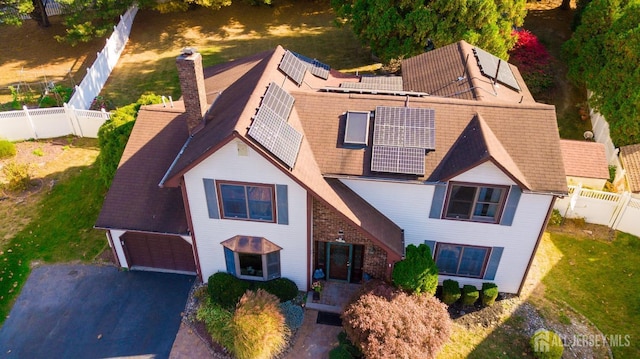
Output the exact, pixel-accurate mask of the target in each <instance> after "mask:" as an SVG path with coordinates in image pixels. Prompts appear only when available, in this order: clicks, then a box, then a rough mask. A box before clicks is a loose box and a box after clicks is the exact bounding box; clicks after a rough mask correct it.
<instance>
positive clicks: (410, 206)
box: [96, 41, 567, 293]
mask: <svg viewBox="0 0 640 359" xmlns="http://www.w3.org/2000/svg"><path fill="white" fill-rule="evenodd" d="M176 64H177V67H178V74H179V77H180V82H181V88H182V94H183V98H182V101H177V102H176V103H175V104H174V106H173V107H165V106H163V105H152V106H145V107H143V108H142V109H141V110H140V112H139V115H138V119H137V121H136V124H135V126H134V128H133V131H132V133H131V138H130V139H129V143H128V144H127V146H126V149H125V151H124V154H123V157H122V160H121V162H120V164H119V168H118V171H117V173H116V175H115V178H114V180H113V184H112V186H111V188H110V190H109V192H108V194H107V196H106V198H105V201H104V205H103V208H102V211H101V213H100V215H99V218H98V220H97V223H96V227H97V228H103V229H106V230H107V237H108V240H109V243H110V245H111V247H112V248H113V251H114V254H115V256H116V257H117V259H118V262H119V265H120V266H122V267H125V268H131V269H152V270H170V271H178V272H188V273H197V275H198V276H200V277H201V278H202V279H203V280H204V281H206V280H207V278H208V277H209V276H210V275H212V274H213V273H216V272H218V271H225V272H228V273H231V274H233V275H235V276H237V277H240V278H246V279H252V280H269V279H272V278H277V277H287V278H290V279H291V280H293V281H294V282H296V284H297V285H298V287H299V288H301V289H304V288H307V289H308V288H309V287H310V283H311V282H312V280H313V278H314V273H316V272H317V271H318V270H321V271H322V274H323V275H324V276H325V277H324V278H325V279H327V280H335V281H348V282H356V283H357V282H360V281H362V280H363V279H366V278H369V277H373V278H384V279H389V278H390V276H391V273H392V269H393V265H394V263H396V262H397V261H399V260H401V259H402V258H403V256H404V249H405V247H406V246H407V245H409V244H416V245H418V244H421V243H426V244H428V245H429V246H430V247H431V249H432V253H433V255H434V258H435V261H436V263H437V265H438V268H439V270H440V280H444V279H447V278H454V279H456V280H458V281H459V282H460V283H461V284H473V285H476V286H478V287H479V286H480V285H481V283H482V282H485V281H492V282H495V283H497V284H498V286H499V287H500V289H501V291H504V292H510V293H519V292H520V290H521V288H522V284H523V282H524V279H525V277H526V275H527V272H528V270H529V267H530V265H531V261H532V258H533V255H534V253H535V250H536V247H537V246H538V243H539V241H540V238H541V236H542V233H543V230H544V228H545V224H546V222H547V220H548V218H549V215H550V213H551V211H552V208H553V203H554V200H555V197H556V196H563V195H566V194H567V185H566V180H565V173H564V166H563V162H562V155H561V151H560V144H559V143H560V142H559V141H560V139H559V136H558V130H557V126H556V118H555V109H554V107H553V106H549V105H545V104H539V103H536V102H535V101H534V99H533V97H532V96H531V94H530V93H529V91H528V90H527V87H526V84H525V83H524V81H523V80H522V77H521V76H520V74H519V72H518V70H517V68H515V67H514V66H512V65H510V64H508V63H507V62H504V61H502V60H499V59H498V58H496V57H495V56H493V55H491V54H489V53H487V52H485V51H483V50H482V49H479V48H475V47H473V46H471V45H469V44H468V43H466V42H464V41H462V42H458V43H455V44H452V45H449V46H446V47H443V48H440V49H437V50H434V51H431V52H428V53H424V54H422V55H419V56H416V57H413V58H410V59H406V60H404V61H403V63H402V76H361V77H360V76H353V75H346V74H342V73H340V72H337V71H335V70H332V69H330V68H329V66H327V65H325V64H323V63H321V62H319V61H317V60H315V59H311V58H307V57H304V56H302V55H300V54H296V53H294V52H291V51H287V50H285V49H283V48H282V47H280V46H278V47H277V48H275V49H273V50H271V51H266V52H262V53H259V54H256V55H254V56H251V57H248V58H244V59H240V60H235V61H231V62H229V63H226V64H222V65H218V66H214V67H212V68H208V69H205V70H204V71H203V69H202V61H201V55H200V54H199V53H197V52H195V51H193V50H191V49H185V50H184V51H183V53H182V54H181V55H180V56H178V58H177V59H176ZM318 272H319V271H318Z"/></svg>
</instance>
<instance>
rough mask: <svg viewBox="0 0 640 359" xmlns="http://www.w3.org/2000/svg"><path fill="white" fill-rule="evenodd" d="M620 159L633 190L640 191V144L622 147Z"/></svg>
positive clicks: (634, 191)
mask: <svg viewBox="0 0 640 359" xmlns="http://www.w3.org/2000/svg"><path fill="white" fill-rule="evenodd" d="M620 161H621V162H622V167H624V169H625V171H626V172H627V180H628V182H629V188H630V190H631V192H633V193H638V192H640V144H635V145H628V146H622V147H620Z"/></svg>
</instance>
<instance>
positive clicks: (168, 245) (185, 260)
mask: <svg viewBox="0 0 640 359" xmlns="http://www.w3.org/2000/svg"><path fill="white" fill-rule="evenodd" d="M120 238H121V239H122V244H123V246H124V251H125V254H126V256H127V262H128V263H129V267H146V268H157V269H162V270H172V271H185V272H194V273H195V271H196V264H195V261H194V259H193V251H192V249H191V244H189V243H188V242H187V241H185V240H184V239H182V238H180V237H179V236H170V235H162V234H149V233H136V232H127V233H125V234H123V235H122V237H120Z"/></svg>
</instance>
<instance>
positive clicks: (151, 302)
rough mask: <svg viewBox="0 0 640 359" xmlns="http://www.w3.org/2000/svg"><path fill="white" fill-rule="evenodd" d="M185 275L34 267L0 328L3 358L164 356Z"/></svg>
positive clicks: (188, 281)
mask: <svg viewBox="0 0 640 359" xmlns="http://www.w3.org/2000/svg"><path fill="white" fill-rule="evenodd" d="M194 278H195V277H193V276H185V275H178V274H165V273H152V272H139V271H138V272H121V271H119V270H118V269H117V268H115V267H110V266H85V265H53V266H43V267H38V268H35V269H34V270H33V271H32V273H31V275H30V276H29V279H28V280H27V283H26V284H25V286H24V288H23V289H22V292H21V294H20V297H19V298H18V299H17V301H16V303H15V305H14V306H13V309H12V310H11V313H10V316H9V318H8V319H7V320H6V321H5V322H4V325H3V326H2V328H0V356H2V357H3V358H107V357H122V356H140V357H144V358H168V357H169V353H170V351H171V346H172V344H173V341H174V339H175V338H176V333H177V332H178V327H179V325H180V319H181V317H180V314H181V312H182V310H183V309H184V306H185V302H186V299H187V296H188V293H189V289H190V288H191V285H192V284H193V280H194Z"/></svg>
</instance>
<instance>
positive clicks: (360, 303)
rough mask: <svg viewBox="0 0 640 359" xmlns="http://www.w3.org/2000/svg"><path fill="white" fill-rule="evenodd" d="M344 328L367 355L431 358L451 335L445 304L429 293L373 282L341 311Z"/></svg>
mask: <svg viewBox="0 0 640 359" xmlns="http://www.w3.org/2000/svg"><path fill="white" fill-rule="evenodd" d="M342 319H343V325H344V328H345V332H346V333H347V335H348V337H349V339H350V340H351V341H352V342H353V343H354V344H355V345H357V346H358V347H359V348H360V350H361V351H362V353H363V354H364V355H365V357H367V358H434V357H435V356H436V354H437V353H438V352H439V351H440V349H442V346H443V345H444V344H445V343H446V342H447V340H448V339H449V336H450V335H451V326H452V322H451V318H450V317H449V313H448V312H447V308H446V306H445V305H444V304H443V303H442V302H440V301H439V300H438V299H436V298H435V297H433V296H429V295H409V294H406V293H404V292H401V291H397V290H393V289H391V288H390V287H387V288H383V287H382V286H380V285H377V286H376V287H375V288H373V290H371V291H370V292H368V293H366V294H363V295H362V296H360V298H359V299H357V300H356V301H355V302H353V303H351V304H350V305H349V306H348V307H347V309H346V310H345V312H344V313H343V315H342Z"/></svg>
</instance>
